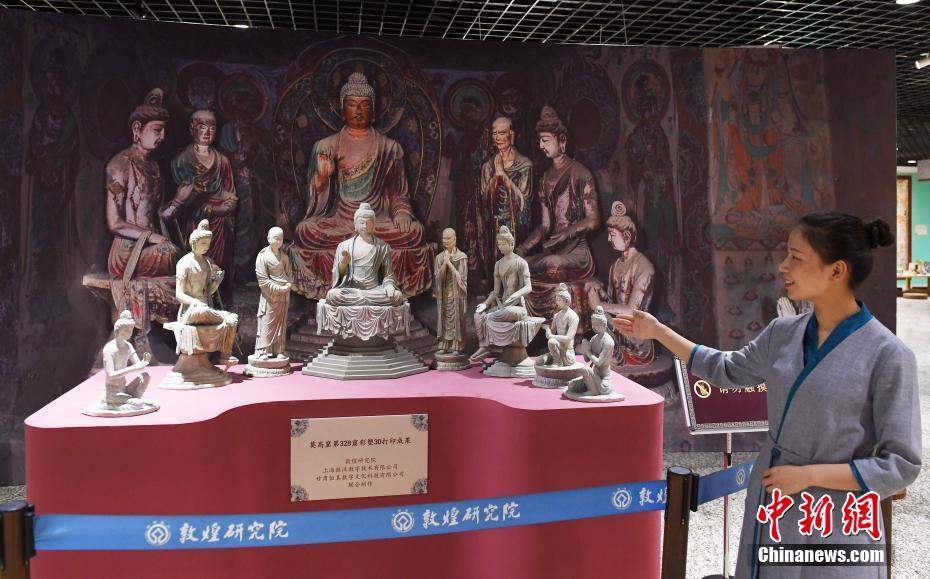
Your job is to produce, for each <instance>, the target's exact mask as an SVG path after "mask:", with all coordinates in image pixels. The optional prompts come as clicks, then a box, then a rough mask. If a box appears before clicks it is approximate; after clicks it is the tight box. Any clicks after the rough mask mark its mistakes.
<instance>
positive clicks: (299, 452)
mask: <svg viewBox="0 0 930 579" xmlns="http://www.w3.org/2000/svg"><path fill="white" fill-rule="evenodd" d="M428 442H429V415H428V414H397V415H389V416H350V417H340V418H294V419H291V502H300V501H318V500H324V499H346V498H358V497H382V496H388V495H410V494H422V493H426V492H427V490H428V479H427V451H428V446H429V445H428Z"/></svg>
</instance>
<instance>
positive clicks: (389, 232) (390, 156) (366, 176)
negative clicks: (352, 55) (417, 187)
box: [291, 72, 433, 299]
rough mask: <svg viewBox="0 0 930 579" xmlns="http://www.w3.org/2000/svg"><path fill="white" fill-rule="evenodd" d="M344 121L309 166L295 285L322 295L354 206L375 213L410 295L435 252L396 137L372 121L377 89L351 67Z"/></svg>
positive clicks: (378, 231)
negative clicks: (418, 212)
mask: <svg viewBox="0 0 930 579" xmlns="http://www.w3.org/2000/svg"><path fill="white" fill-rule="evenodd" d="M339 96H340V102H341V105H342V116H343V119H344V121H345V126H344V127H343V128H342V129H341V130H340V131H339V132H338V133H336V134H334V135H331V136H329V137H326V138H324V139H320V140H319V141H317V142H316V143H314V145H313V150H312V152H311V154H310V160H309V167H308V171H307V199H308V202H307V212H306V215H305V217H304V219H303V220H302V221H301V222H300V223H299V224H297V227H296V231H295V234H296V239H295V243H294V245H293V246H292V249H291V254H292V258H293V260H294V262H295V268H294V270H295V271H294V276H295V285H296V287H295V289H296V290H297V291H298V292H300V293H301V294H303V295H305V296H307V297H309V298H311V299H320V298H323V297H324V296H325V295H326V291H327V289H328V288H326V287H324V286H325V280H326V279H327V277H328V273H329V271H330V270H331V269H332V268H333V261H334V252H333V250H334V249H336V246H337V245H339V244H340V243H341V242H342V241H343V240H344V239H346V237H348V236H350V235H352V234H353V233H354V232H355V231H354V229H355V228H354V227H353V217H354V215H355V212H356V211H357V210H358V209H359V207H361V206H362V204H366V205H367V206H368V207H369V208H370V210H371V211H372V212H373V213H374V235H375V236H377V237H378V238H379V239H380V240H381V241H383V243H384V244H386V245H388V246H390V248H391V250H392V251H391V260H392V262H393V263H392V268H393V271H394V272H395V275H396V282H397V286H396V287H397V288H398V289H399V290H401V291H402V292H403V293H404V294H406V295H408V296H413V295H417V294H419V293H421V292H423V291H425V290H426V289H428V288H429V287H430V285H431V279H430V268H431V267H432V265H433V252H432V249H431V248H430V247H429V246H427V245H426V244H425V242H424V240H423V225H422V224H420V222H419V221H417V218H416V217H415V216H414V214H413V208H412V206H411V204H410V195H409V193H408V183H407V176H406V172H405V170H404V151H403V149H402V148H401V146H400V144H399V143H397V141H395V140H393V139H391V138H389V137H387V136H385V135H383V134H381V133H380V132H379V131H378V130H376V129H375V128H374V127H372V121H373V120H374V110H375V106H374V105H375V91H374V88H373V87H372V86H371V85H370V84H368V80H367V79H366V77H365V75H364V74H362V73H360V72H355V73H352V74H351V75H350V76H349V79H348V81H347V82H346V84H345V85H344V86H343V87H342V89H341V90H340V93H339Z"/></svg>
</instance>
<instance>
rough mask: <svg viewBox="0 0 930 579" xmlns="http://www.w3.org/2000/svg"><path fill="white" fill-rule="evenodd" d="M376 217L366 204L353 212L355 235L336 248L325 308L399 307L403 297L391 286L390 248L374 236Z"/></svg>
mask: <svg viewBox="0 0 930 579" xmlns="http://www.w3.org/2000/svg"><path fill="white" fill-rule="evenodd" d="M377 219H378V218H377V213H375V210H374V209H372V207H371V205H369V204H368V203H362V204H361V205H360V206H359V208H358V209H357V210H356V211H355V217H354V221H355V235H353V236H352V237H350V238H349V239H346V240H345V241H343V242H341V243H340V244H339V246H338V247H336V260H335V262H334V263H333V284H332V289H330V290H329V292H327V294H326V305H329V306H363V305H367V306H388V305H393V306H399V305H401V304H403V303H404V301H405V299H404V294H403V292H401V291H400V290H399V289H397V286H396V284H395V280H394V270H393V268H392V264H391V246H389V245H388V244H387V243H385V242H384V241H382V240H381V239H379V238H378V237H376V236H375V234H374V233H375V231H376V227H377V226H376V224H377Z"/></svg>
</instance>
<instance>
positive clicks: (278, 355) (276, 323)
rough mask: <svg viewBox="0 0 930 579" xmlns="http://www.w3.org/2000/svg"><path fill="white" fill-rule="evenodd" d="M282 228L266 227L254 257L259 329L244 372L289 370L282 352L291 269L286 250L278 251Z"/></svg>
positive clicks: (264, 373) (261, 374)
mask: <svg viewBox="0 0 930 579" xmlns="http://www.w3.org/2000/svg"><path fill="white" fill-rule="evenodd" d="M283 243H284V230H282V229H281V228H280V227H272V228H271V229H269V230H268V247H266V248H264V249H263V250H261V251H259V252H258V256H257V257H256V258H255V279H257V280H258V287H259V289H260V290H261V297H260V298H259V300H258V316H257V320H258V330H257V332H256V334H255V354H253V355H251V356H249V363H248V365H247V366H246V367H245V370H243V374H245V375H247V376H255V377H256V378H270V377H272V376H284V375H285V374H290V372H291V359H290V358H289V357H288V355H287V354H285V353H284V344H285V337H286V336H285V332H286V330H287V308H288V304H289V302H290V295H291V284H292V283H293V277H292V275H293V272H292V270H291V260H290V258H289V257H288V255H287V252H284V251H281V245H282V244H283Z"/></svg>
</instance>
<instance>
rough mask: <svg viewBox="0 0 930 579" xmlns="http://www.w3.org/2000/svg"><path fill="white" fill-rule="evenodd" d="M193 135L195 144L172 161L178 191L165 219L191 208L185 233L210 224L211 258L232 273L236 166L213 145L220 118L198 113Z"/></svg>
mask: <svg viewBox="0 0 930 579" xmlns="http://www.w3.org/2000/svg"><path fill="white" fill-rule="evenodd" d="M190 133H191V137H192V138H193V142H192V143H191V144H190V145H188V146H187V147H186V148H185V149H184V150H182V151H181V152H180V153H178V155H177V156H176V157H175V158H174V159H173V160H172V161H171V173H172V175H173V176H174V182H175V183H176V184H177V191H176V193H175V196H174V199H172V200H171V203H169V204H168V206H167V207H166V208H165V209H164V210H163V211H162V217H163V218H164V219H165V220H169V219H173V218H175V216H176V215H177V213H178V212H179V211H180V210H181V209H182V207H185V206H187V207H186V208H187V211H186V213H188V214H189V215H190V219H188V220H187V223H186V224H185V225H184V230H185V231H186V230H188V229H192V228H193V227H195V226H196V225H197V224H198V223H200V220H202V219H206V220H207V221H209V222H210V230H211V231H212V232H213V241H212V243H211V244H210V251H209V252H208V254H207V255H208V257H209V258H210V259H212V260H213V262H214V263H216V264H217V265H218V266H219V267H220V268H222V269H223V270H224V271H230V266H231V265H232V258H233V248H234V246H235V232H234V225H235V219H236V203H237V198H236V185H235V180H234V178H233V167H232V163H230V162H229V159H228V158H227V157H226V155H224V154H223V153H221V152H219V151H218V150H216V148H215V147H214V146H213V141H214V139H215V138H216V115H215V114H213V112H212V111H208V110H199V111H194V114H192V115H191V122H190Z"/></svg>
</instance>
